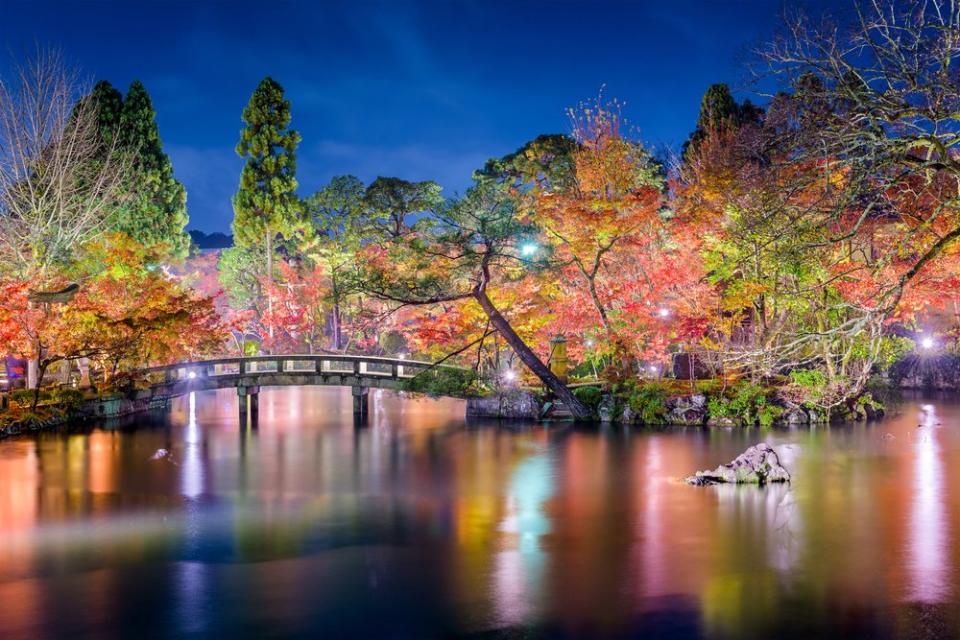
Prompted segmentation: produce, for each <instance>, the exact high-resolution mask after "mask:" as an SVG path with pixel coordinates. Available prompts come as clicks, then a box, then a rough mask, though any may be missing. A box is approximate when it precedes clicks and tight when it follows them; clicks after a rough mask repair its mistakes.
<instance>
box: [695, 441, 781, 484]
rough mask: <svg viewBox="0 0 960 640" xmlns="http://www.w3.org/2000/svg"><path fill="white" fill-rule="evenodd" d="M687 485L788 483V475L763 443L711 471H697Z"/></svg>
mask: <svg viewBox="0 0 960 640" xmlns="http://www.w3.org/2000/svg"><path fill="white" fill-rule="evenodd" d="M687 482H688V483H689V484H694V485H706V484H717V483H720V482H731V483H735V484H766V483H767V482H790V474H789V473H788V472H787V470H786V469H784V468H783V466H782V465H781V464H780V457H779V456H777V452H776V451H774V450H773V447H771V446H770V445H768V444H767V443H765V442H761V443H760V444H758V445H754V446H752V447H750V448H749V449H747V450H746V451H744V452H743V453H741V454H740V455H739V456H737V457H736V459H734V461H733V462H730V463H728V464H722V465H720V466H719V467H717V468H716V469H714V470H713V471H697V475H695V476H690V477H689V478H687Z"/></svg>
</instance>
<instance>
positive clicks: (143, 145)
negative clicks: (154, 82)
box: [114, 80, 190, 257]
mask: <svg viewBox="0 0 960 640" xmlns="http://www.w3.org/2000/svg"><path fill="white" fill-rule="evenodd" d="M117 143H118V147H119V148H120V149H121V150H122V151H123V152H125V153H126V154H128V158H129V161H130V164H131V183H130V184H129V185H128V188H129V190H130V191H131V193H132V195H133V197H132V198H130V200H129V201H128V202H127V203H126V204H125V205H124V206H123V207H122V208H121V210H120V211H118V212H117V216H116V220H115V222H114V226H115V228H116V230H117V231H122V232H123V233H125V234H127V235H129V236H130V237H131V238H133V239H134V240H136V241H138V242H140V243H142V244H144V245H147V246H157V245H160V244H164V245H166V247H167V250H168V253H169V255H171V256H172V257H183V256H185V255H186V253H187V251H188V249H189V247H190V237H189V236H188V235H187V233H186V232H185V231H184V227H186V226H187V221H188V218H187V192H186V190H185V189H184V187H183V184H181V183H180V182H179V181H178V180H177V179H176V178H175V177H174V176H173V164H172V163H171V162H170V158H169V157H168V156H167V154H165V153H164V152H163V145H162V143H161V142H160V131H159V130H158V128H157V120H156V112H155V111H154V109H153V102H152V101H151V100H150V95H149V94H148V93H147V90H146V89H145V88H144V86H143V84H141V83H140V81H139V80H135V81H134V82H133V83H132V84H131V85H130V88H129V89H128V91H127V95H126V98H125V99H124V101H123V110H122V112H121V114H120V128H119V130H118V140H117Z"/></svg>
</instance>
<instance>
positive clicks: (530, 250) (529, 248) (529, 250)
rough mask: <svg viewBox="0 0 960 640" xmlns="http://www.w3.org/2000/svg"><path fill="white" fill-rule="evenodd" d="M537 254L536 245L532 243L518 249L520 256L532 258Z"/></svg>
mask: <svg viewBox="0 0 960 640" xmlns="http://www.w3.org/2000/svg"><path fill="white" fill-rule="evenodd" d="M536 252H537V245H536V243H533V242H526V243H524V244H523V246H522V247H520V255H522V256H524V257H529V256H532V255H533V254H535V253H536Z"/></svg>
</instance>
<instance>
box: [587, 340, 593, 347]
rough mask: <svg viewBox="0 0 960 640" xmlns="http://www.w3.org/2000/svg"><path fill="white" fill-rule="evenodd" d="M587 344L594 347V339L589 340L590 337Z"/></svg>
mask: <svg viewBox="0 0 960 640" xmlns="http://www.w3.org/2000/svg"><path fill="white" fill-rule="evenodd" d="M586 344H587V346H588V347H592V346H593V340H589V339H588V340H587V343H586Z"/></svg>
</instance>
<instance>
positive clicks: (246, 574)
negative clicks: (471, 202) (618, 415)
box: [0, 388, 960, 640]
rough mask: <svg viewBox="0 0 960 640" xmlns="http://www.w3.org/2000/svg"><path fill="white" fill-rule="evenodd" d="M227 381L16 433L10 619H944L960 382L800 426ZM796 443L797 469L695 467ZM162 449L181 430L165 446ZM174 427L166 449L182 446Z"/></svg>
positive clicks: (940, 622)
mask: <svg viewBox="0 0 960 640" xmlns="http://www.w3.org/2000/svg"><path fill="white" fill-rule="evenodd" d="M351 408H352V405H351V397H350V390H349V389H333V388H287V389H268V390H264V392H263V394H262V399H261V408H260V418H259V426H258V428H257V429H256V430H253V429H250V428H246V429H240V428H239V426H238V417H237V406H236V395H235V394H232V393H231V392H229V391H217V392H203V393H197V394H194V395H192V396H188V397H183V398H180V399H178V400H177V401H176V402H175V403H174V405H173V407H172V408H171V410H170V411H169V412H168V413H166V414H162V415H153V416H149V417H140V418H138V419H137V420H136V421H135V422H134V423H133V424H128V425H121V426H109V425H105V426H103V427H97V428H92V429H86V430H84V431H83V432H74V433H45V434H39V435H34V436H24V437H18V438H13V439H8V440H4V441H0V638H4V639H7V640H9V639H13V638H54V637H56V638H66V637H91V638H103V637H121V636H136V637H138V638H152V637H297V636H301V637H319V636H325V637H344V638H347V637H352V638H376V637H391V638H431V637H477V638H501V637H502V638H513V637H523V638H539V637H543V638H548V637H549V638H553V637H585V636H587V637H624V636H643V637H664V638H701V637H703V638H751V637H757V638H760V637H778V638H792V637H797V638H800V637H810V636H815V635H819V636H828V635H829V636H836V637H841V636H844V637H862V638H885V637H890V638H896V637H910V638H914V637H931V638H933V637H943V636H945V635H955V634H957V633H958V631H960V597H958V596H960V572H958V567H960V539H958V535H960V402H958V401H957V400H955V399H950V398H936V399H920V398H916V399H910V400H907V401H905V402H904V403H903V404H902V406H900V408H899V412H898V414H897V415H895V416H892V417H888V418H887V419H885V420H883V421H881V422H877V423H872V424H857V425H834V426H831V427H818V428H814V429H810V428H803V429H796V430H789V431H788V430H773V431H760V430H756V429H752V430H723V429H713V430H711V429H694V428H686V429H682V428H671V429H638V428H623V427H609V428H603V429H597V428H592V429H579V428H578V429H575V428H572V427H570V426H556V425H554V426H542V425H511V424H501V425H498V424H496V423H473V422H470V423H467V422H465V421H464V419H463V417H462V416H463V405H462V404H461V403H460V402H458V401H452V400H428V399H421V400H412V399H401V398H399V397H397V396H395V395H393V394H391V393H389V392H376V393H375V394H374V395H372V397H371V419H370V422H369V425H368V426H366V427H362V428H356V427H355V426H354V423H353V418H352V413H351ZM759 441H766V442H769V443H770V444H771V445H773V446H774V447H775V448H776V449H777V451H778V452H779V453H780V456H781V459H782V461H783V463H784V465H785V466H786V467H787V468H788V469H789V470H790V471H791V473H792V474H793V482H792V483H791V484H790V485H780V486H770V487H765V488H758V487H730V486H722V487H721V486H714V487H691V486H687V485H686V484H684V483H683V482H682V481H681V480H680V479H681V478H682V477H683V476H686V475H688V474H690V473H692V472H693V471H695V470H696V469H703V468H708V467H711V468H712V467H714V466H716V465H717V464H719V463H721V462H726V461H729V460H730V459H732V458H734V457H735V456H736V455H737V454H739V453H740V452H742V451H743V449H745V448H746V447H747V446H749V445H751V444H754V443H756V442H759ZM161 450H164V451H161ZM164 452H166V455H164Z"/></svg>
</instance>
